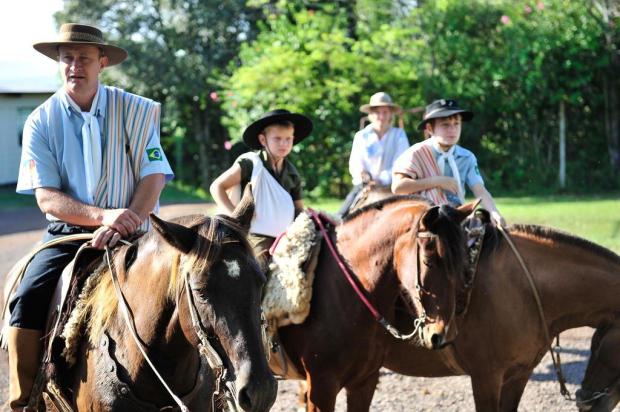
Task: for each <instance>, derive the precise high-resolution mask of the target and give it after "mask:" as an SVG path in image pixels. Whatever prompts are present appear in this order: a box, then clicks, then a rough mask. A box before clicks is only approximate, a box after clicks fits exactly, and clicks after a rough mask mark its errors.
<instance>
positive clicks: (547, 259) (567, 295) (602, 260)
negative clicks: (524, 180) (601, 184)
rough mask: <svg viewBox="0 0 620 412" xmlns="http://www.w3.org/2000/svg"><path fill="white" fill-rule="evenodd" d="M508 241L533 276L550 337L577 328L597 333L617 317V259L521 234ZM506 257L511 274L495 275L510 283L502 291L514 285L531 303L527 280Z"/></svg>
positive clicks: (510, 256)
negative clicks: (517, 284)
mask: <svg viewBox="0 0 620 412" xmlns="http://www.w3.org/2000/svg"><path fill="white" fill-rule="evenodd" d="M512 238H513V239H514V242H515V244H516V247H517V249H518V250H519V252H520V253H521V255H522V257H523V259H524V260H525V262H526V266H527V267H528V269H529V271H530V273H531V274H532V277H533V279H534V282H535V284H536V288H537V290H538V293H539V294H540V298H541V301H542V307H543V310H544V314H545V317H546V319H547V324H548V325H550V329H551V330H552V332H553V333H559V332H561V331H562V330H566V329H569V328H574V327H579V326H592V327H596V326H597V325H598V324H599V323H600V322H601V321H602V320H603V319H608V318H609V317H610V316H613V313H614V312H616V311H620V300H619V299H618V296H619V295H620V258H619V257H618V256H613V254H612V253H609V252H607V251H604V250H603V249H602V248H600V247H596V246H594V245H592V246H588V244H587V243H586V242H585V241H581V240H578V241H577V243H576V244H573V243H569V242H567V241H563V240H561V239H560V240H557V239H556V240H554V239H551V238H541V237H535V236H531V235H527V234H523V233H513V235H512ZM506 253H508V254H507V255H505V256H507V258H506V260H508V261H510V262H511V264H510V269H508V268H507V267H506V266H504V267H503V268H498V269H499V270H497V271H496V273H500V272H503V273H505V274H508V275H509V276H510V277H511V279H506V281H507V282H508V283H506V284H507V285H509V284H511V283H514V282H515V281H518V282H519V284H520V285H521V288H522V289H523V290H524V292H525V294H526V295H529V297H525V298H526V299H530V300H532V302H533V300H534V296H533V291H532V288H531V287H530V285H529V283H528V280H527V277H526V274H525V273H524V271H523V270H522V268H521V266H520V265H519V264H518V263H517V261H516V259H515V257H514V255H513V252H512V251H508V252H506ZM491 276H493V274H492V275H491ZM533 304H534V303H533Z"/></svg>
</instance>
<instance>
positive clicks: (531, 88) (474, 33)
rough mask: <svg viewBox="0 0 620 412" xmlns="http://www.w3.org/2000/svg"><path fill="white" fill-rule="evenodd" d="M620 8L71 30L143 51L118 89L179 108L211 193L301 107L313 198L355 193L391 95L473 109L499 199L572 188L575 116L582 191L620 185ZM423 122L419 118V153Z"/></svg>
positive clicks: (174, 130)
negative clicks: (259, 134) (257, 125)
mask: <svg viewBox="0 0 620 412" xmlns="http://www.w3.org/2000/svg"><path fill="white" fill-rule="evenodd" d="M87 3H88V4H87ZM90 3H92V4H90ZM619 12H620V6H619V4H618V1H617V0H578V1H571V0H541V1H524V0H519V1H510V0H494V1H489V0H473V1H467V2H463V1H460V0H435V1H428V0H427V1H420V0H418V1H411V0H374V1H372V0H357V1H348V0H337V1H319V0H315V1H311V0H293V1H284V0H245V1H244V0H234V1H232V0H231V1H226V2H221V1H214V0H185V1H175V0H148V1H142V0H141V1H138V0H133V1H132V0H123V1H118V0H114V1H112V0H103V1H102V0H98V1H96V2H95V1H93V0H88V1H79V2H78V1H77V0H68V1H66V2H65V10H64V12H62V13H60V14H59V16H58V20H59V21H69V20H72V21H84V22H92V23H95V24H97V25H99V26H101V27H102V28H103V29H104V30H105V31H106V33H109V37H111V38H112V39H114V40H117V41H118V43H119V44H120V45H121V46H123V47H126V48H127V49H128V50H129V52H130V56H131V59H130V60H128V61H127V62H126V63H124V64H123V65H121V66H120V67H119V69H118V70H115V71H110V72H109V73H108V77H109V78H110V80H111V81H113V82H115V83H117V84H119V83H120V85H122V86H124V87H126V88H127V89H129V90H131V91H134V92H137V93H142V94H145V95H147V96H150V97H153V98H155V99H157V100H160V101H162V102H163V103H164V122H163V138H164V142H165V143H166V145H167V151H168V152H169V153H170V157H171V158H172V159H171V160H172V161H173V163H174V164H173V167H174V168H175V170H176V172H177V174H178V175H180V176H181V178H182V179H183V180H184V181H185V182H187V183H191V184H195V185H200V186H203V187H206V186H208V184H209V183H210V180H211V179H212V178H213V177H214V175H215V174H217V173H219V172H221V171H223V170H224V169H225V168H226V167H228V166H229V165H230V164H231V162H232V160H233V159H234V156H236V155H237V154H239V153H240V152H242V151H244V150H245V149H244V147H243V145H242V144H241V143H239V142H240V135H241V131H242V130H243V128H244V127H245V125H247V124H248V123H249V122H250V121H251V120H252V119H254V118H256V117H258V116H259V115H260V114H261V113H263V112H264V111H267V110H269V109H273V108H276V107H286V108H288V109H290V110H295V111H300V112H303V113H305V114H307V115H309V116H310V117H312V118H313V119H314V120H315V126H316V127H315V132H314V133H313V135H312V136H311V137H310V138H308V139H307V140H306V141H304V142H303V143H302V144H301V145H300V146H299V147H296V148H295V151H294V153H293V155H292V160H293V161H294V163H295V164H296V165H297V166H298V167H299V169H300V170H301V172H302V174H303V177H304V178H305V181H306V187H307V190H308V191H310V192H311V193H313V194H317V195H321V194H342V193H344V192H345V191H346V190H347V187H348V185H349V183H350V177H349V176H348V173H347V159H348V154H349V151H350V148H351V140H352V136H353V134H354V132H355V131H356V130H357V129H358V127H359V123H360V117H361V114H360V113H359V112H358V107H359V106H360V105H361V104H363V103H365V102H367V100H368V98H369V97H370V95H371V94H372V93H374V92H376V91H379V90H384V91H387V92H388V93H390V94H391V95H392V97H393V98H394V99H395V100H396V101H397V102H398V103H399V104H401V105H403V106H404V107H406V108H413V107H419V106H423V105H424V104H425V103H427V102H428V101H430V100H432V99H435V98H437V97H453V98H456V99H458V100H459V101H460V102H461V104H462V105H464V106H466V107H469V108H471V109H472V110H473V111H474V112H475V113H476V116H475V118H474V120H473V121H472V122H471V123H469V124H467V125H466V126H465V128H464V133H463V137H462V144H463V145H464V146H466V147H468V148H470V149H472V150H473V151H474V152H475V153H476V154H477V155H478V158H479V162H480V165H481V169H482V170H483V173H484V175H485V178H486V181H487V185H488V186H489V187H490V188H491V191H492V192H494V193H497V192H504V193H506V192H541V191H543V192H544V191H554V190H557V189H558V184H557V181H558V139H559V137H558V128H559V126H558V124H559V120H560V119H559V107H560V105H561V104H563V105H564V107H565V108H566V111H565V113H566V124H567V128H566V130H567V134H566V142H567V151H566V153H567V170H566V173H567V189H568V190H569V191H573V192H578V191H587V190H597V191H601V190H608V189H617V188H619V187H620V146H619V134H620V131H619V129H620V127H619V119H620V103H619V99H620V97H619V94H620V79H619V77H620V76H618V73H620V55H619V54H618V53H619V52H618V46H620V29H619V26H620V15H619ZM419 118H420V114H419V113H417V114H411V113H406V114H405V117H404V120H405V128H406V131H407V134H408V136H409V140H410V142H411V143H414V142H416V141H419V140H420V139H421V138H422V136H421V135H420V133H419V132H417V131H416V130H415V125H416V124H417V122H418V121H419ZM173 153H174V154H173Z"/></svg>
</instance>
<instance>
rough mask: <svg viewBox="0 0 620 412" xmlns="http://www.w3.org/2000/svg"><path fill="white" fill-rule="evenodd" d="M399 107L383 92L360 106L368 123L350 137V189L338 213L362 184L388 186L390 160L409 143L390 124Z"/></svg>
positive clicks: (404, 135) (355, 195) (403, 133)
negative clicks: (373, 183)
mask: <svg viewBox="0 0 620 412" xmlns="http://www.w3.org/2000/svg"><path fill="white" fill-rule="evenodd" d="M400 110H401V108H400V106H399V105H397V104H395V103H393V102H392V98H391V97H390V95H389V94H387V93H385V92H378V93H375V94H373V95H372V96H371V97H370V102H369V103H368V104H365V105H363V106H361V107H360V112H362V113H367V114H368V119H369V120H370V124H369V125H368V126H366V127H365V128H363V129H362V130H360V131H359V132H357V133H356V134H355V137H354V138H353V147H352V148H351V155H350V157H349V172H350V173H351V177H352V183H353V189H352V190H351V192H350V193H349V194H348V195H347V198H346V199H345V201H344V203H343V205H342V207H341V208H340V211H339V213H340V214H341V215H344V214H345V213H346V212H347V211H348V210H349V208H350V207H351V205H352V204H353V202H354V201H355V198H356V197H357V195H358V194H359V192H360V191H361V190H362V185H363V184H367V183H370V182H375V183H377V184H379V185H382V186H390V184H391V182H392V166H393V164H394V161H395V160H396V159H397V158H398V156H399V155H400V154H401V153H403V152H404V151H405V150H407V148H408V147H409V141H408V140H407V135H406V134H405V131H404V130H403V129H400V128H398V127H393V126H392V121H393V119H394V115H395V114H397V113H399V112H400Z"/></svg>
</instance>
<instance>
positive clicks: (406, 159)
mask: <svg viewBox="0 0 620 412" xmlns="http://www.w3.org/2000/svg"><path fill="white" fill-rule="evenodd" d="M413 150H414V147H410V148H409V149H407V150H405V151H404V152H403V153H402V154H401V155H400V156H398V158H397V159H396V161H395V162H394V166H393V167H392V176H394V174H395V173H400V174H404V175H406V176H409V177H410V178H412V179H417V178H418V173H417V169H416V168H415V165H414V164H413V161H412V160H413Z"/></svg>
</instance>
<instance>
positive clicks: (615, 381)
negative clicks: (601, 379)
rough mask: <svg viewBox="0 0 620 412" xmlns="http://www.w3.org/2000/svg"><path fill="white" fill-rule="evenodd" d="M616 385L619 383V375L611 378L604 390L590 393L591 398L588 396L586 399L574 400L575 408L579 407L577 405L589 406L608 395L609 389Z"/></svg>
mask: <svg viewBox="0 0 620 412" xmlns="http://www.w3.org/2000/svg"><path fill="white" fill-rule="evenodd" d="M618 383H620V373H619V374H616V377H615V378H613V379H612V380H611V382H610V383H609V384H608V385H607V386H606V387H605V388H603V389H601V390H600V391H595V392H592V396H590V397H589V398H588V399H583V400H582V399H575V403H576V404H577V407H579V405H589V404H591V403H592V402H594V401H596V400H598V399H600V398H603V397H605V396H607V395H609V392H610V391H611V388H612V387H614V386H616V385H618Z"/></svg>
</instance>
